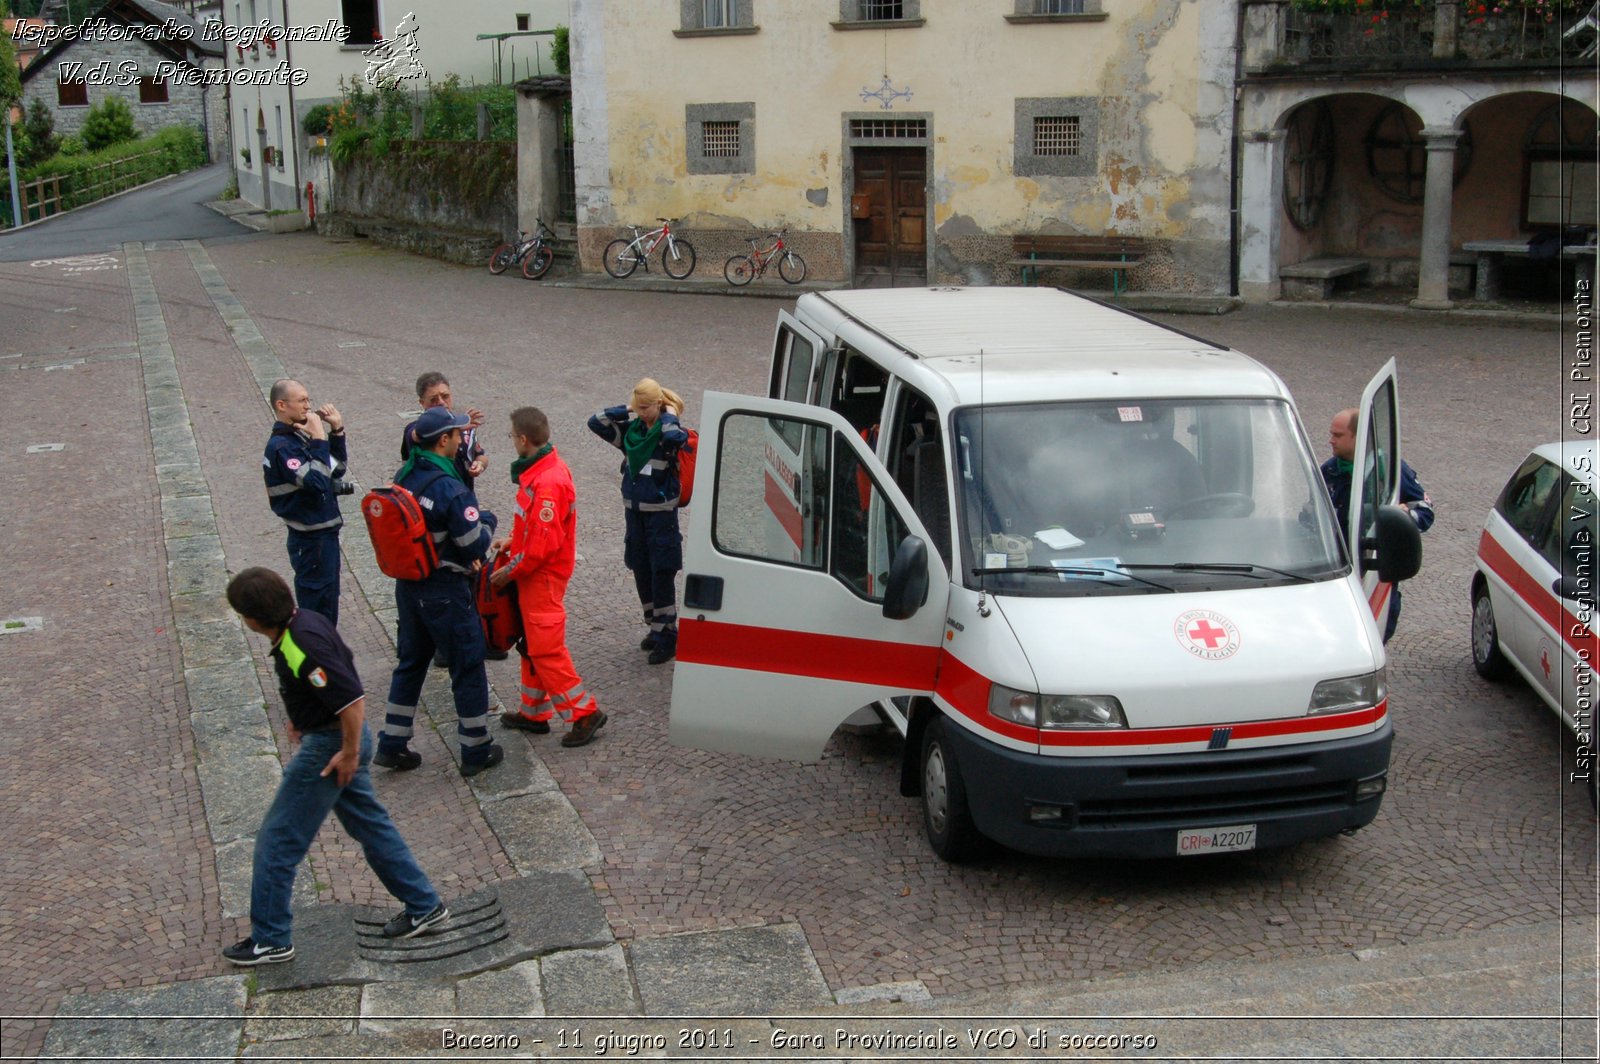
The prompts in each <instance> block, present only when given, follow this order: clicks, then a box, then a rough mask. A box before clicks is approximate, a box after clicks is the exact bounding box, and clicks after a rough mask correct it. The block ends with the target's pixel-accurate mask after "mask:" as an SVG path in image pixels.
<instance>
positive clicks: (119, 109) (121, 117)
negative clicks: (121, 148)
mask: <svg viewBox="0 0 1600 1064" xmlns="http://www.w3.org/2000/svg"><path fill="white" fill-rule="evenodd" d="M138 135H139V130H138V129H137V128H136V127H135V126H134V124H133V110H132V108H130V107H129V106H128V101H126V100H124V99H123V98H122V97H120V96H108V97H106V99H105V100H104V101H102V102H101V103H98V104H96V105H95V106H94V107H92V108H90V109H89V114H88V115H87V116H86V117H85V118H84V120H83V145H84V147H86V148H88V149H89V150H90V151H99V150H100V149H101V148H109V147H110V146H111V145H113V144H120V143H122V142H123V141H125V140H132V139H134V138H135V137H137V136H138Z"/></svg>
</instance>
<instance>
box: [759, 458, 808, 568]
mask: <svg viewBox="0 0 1600 1064" xmlns="http://www.w3.org/2000/svg"><path fill="white" fill-rule="evenodd" d="M766 503H767V509H768V510H771V511H772V516H773V517H776V518H777V519H778V524H780V525H782V526H783V530H784V531H785V532H787V533H789V538H790V539H792V540H794V545H795V549H796V550H800V551H803V550H805V537H804V534H803V531H802V529H801V526H800V510H799V508H798V507H796V506H795V504H794V500H792V499H790V498H789V496H788V494H787V493H786V492H785V491H784V490H783V485H782V484H779V483H778V481H777V479H776V478H775V477H773V475H772V470H770V469H769V470H767V491H766Z"/></svg>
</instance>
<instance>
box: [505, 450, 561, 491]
mask: <svg viewBox="0 0 1600 1064" xmlns="http://www.w3.org/2000/svg"><path fill="white" fill-rule="evenodd" d="M555 449H556V445H555V444H553V443H547V444H545V445H544V446H543V447H541V448H539V449H538V450H537V451H534V452H533V453H532V454H530V455H529V456H528V457H526V458H518V459H516V460H515V461H513V462H512V463H511V483H513V484H516V485H518V486H519V487H520V486H521V484H522V474H524V473H526V472H527V471H528V467H529V466H531V465H533V463H535V462H537V461H538V460H539V459H541V458H543V457H544V456H545V455H547V454H549V453H550V452H551V451H553V450H555Z"/></svg>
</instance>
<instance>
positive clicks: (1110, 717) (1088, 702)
mask: <svg viewBox="0 0 1600 1064" xmlns="http://www.w3.org/2000/svg"><path fill="white" fill-rule="evenodd" d="M989 712H990V713H993V714H994V715H995V716H997V717H999V718H1000V719H1001V720H1009V721H1011V722H1012V723H1013V724H1021V725H1023V726H1025V727H1028V728H1126V727H1127V726H1128V719H1127V718H1126V717H1124V716H1123V715H1122V703H1121V702H1118V701H1117V700H1116V699H1115V698H1113V697H1111V696H1110V695H1041V694H1035V693H1034V692H1032V691H1018V690H1017V689H1016V688H1014V687H1005V686H1003V685H1001V684H991V685H990V687H989Z"/></svg>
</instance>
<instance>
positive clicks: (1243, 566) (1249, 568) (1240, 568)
mask: <svg viewBox="0 0 1600 1064" xmlns="http://www.w3.org/2000/svg"><path fill="white" fill-rule="evenodd" d="M1120 568H1123V569H1165V570H1167V571H1168V572H1174V573H1241V574H1246V575H1248V574H1253V573H1255V572H1257V571H1260V572H1263V573H1271V574H1272V575H1274V576H1282V577H1287V578H1288V579H1290V580H1294V581H1296V582H1298V583H1302V584H1310V583H1314V582H1315V581H1313V580H1312V579H1311V577H1309V576H1307V575H1305V574H1304V573H1292V572H1290V571H1289V570H1287V569H1274V568H1273V567H1272V566H1270V565H1256V564H1255V563H1254V562H1123V563H1121V565H1120Z"/></svg>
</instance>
